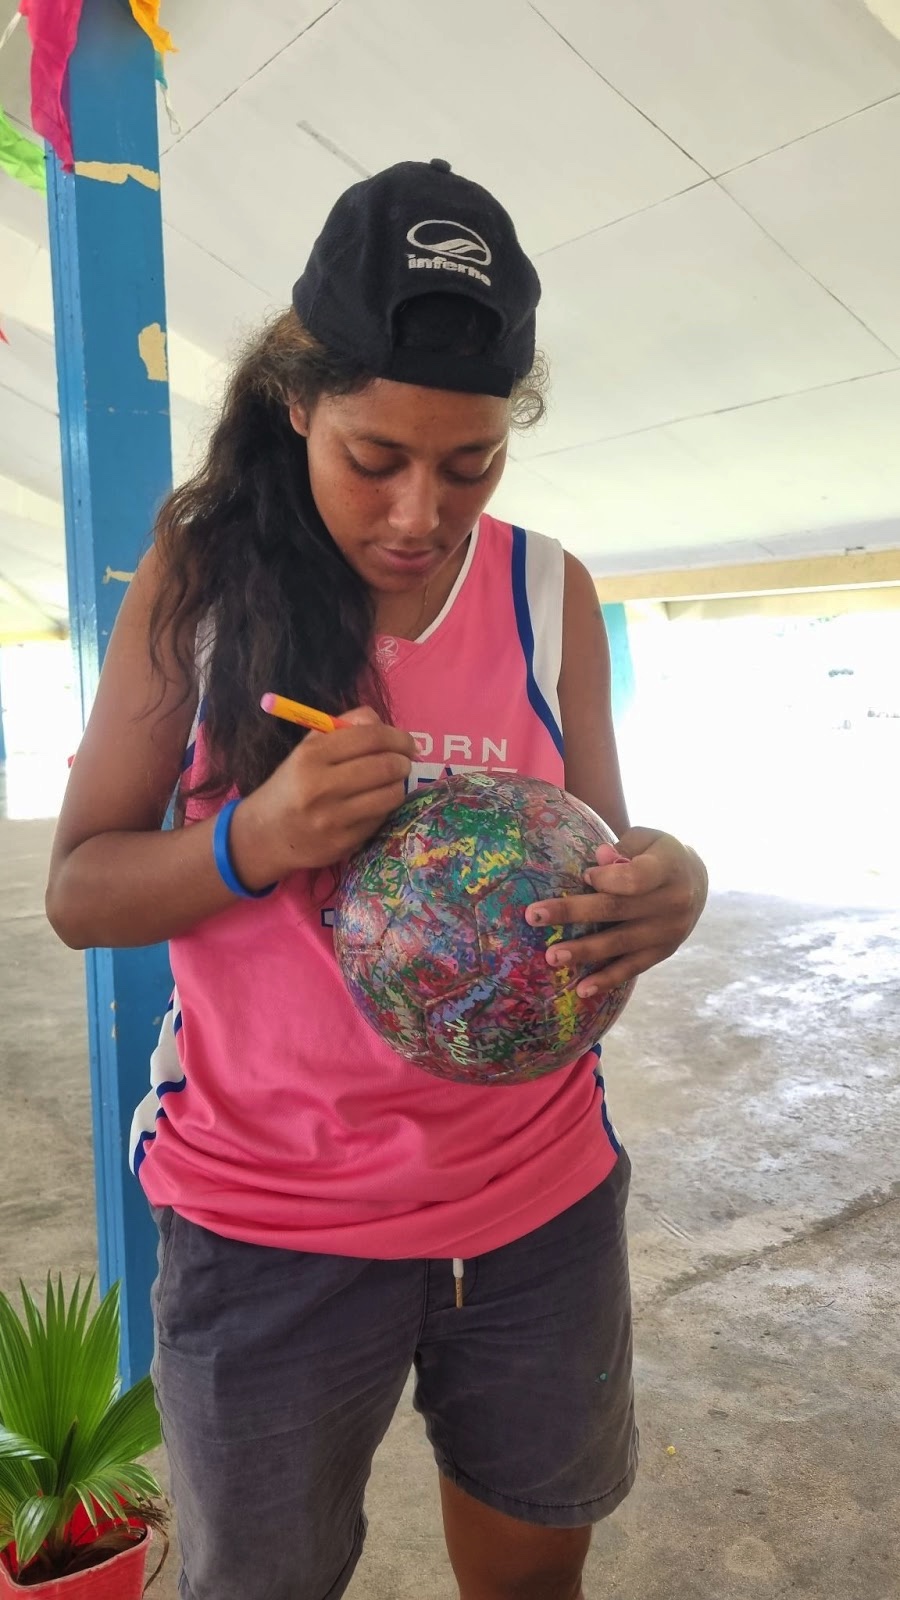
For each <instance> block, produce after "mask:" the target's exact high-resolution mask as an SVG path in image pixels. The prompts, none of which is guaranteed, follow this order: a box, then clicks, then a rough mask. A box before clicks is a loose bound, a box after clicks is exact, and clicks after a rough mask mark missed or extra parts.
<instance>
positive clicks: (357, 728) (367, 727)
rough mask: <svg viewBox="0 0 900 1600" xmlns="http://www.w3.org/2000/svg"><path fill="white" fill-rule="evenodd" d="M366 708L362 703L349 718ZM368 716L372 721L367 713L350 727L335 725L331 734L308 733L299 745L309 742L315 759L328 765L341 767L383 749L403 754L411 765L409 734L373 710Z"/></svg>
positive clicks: (412, 752)
mask: <svg viewBox="0 0 900 1600" xmlns="http://www.w3.org/2000/svg"><path fill="white" fill-rule="evenodd" d="M366 710H367V708H366V707H365V706H364V707H362V710H361V711H359V712H356V711H351V712H349V713H348V717H354V718H355V717H361V716H362V715H363V712H366ZM371 717H372V718H374V721H373V720H370V718H369V716H368V715H367V716H366V719H365V720H364V721H358V722H354V724H353V726H352V727H350V728H336V729H335V731H334V733H320V734H307V736H306V738H305V739H304V741H303V745H301V746H300V748H301V749H302V748H303V747H304V746H310V745H311V746H312V749H313V751H314V752H315V756H316V759H317V760H319V761H322V762H324V763H325V764H327V765H328V766H340V765H341V764H342V763H343V762H345V761H356V760H358V759H359V757H360V756H369V755H378V754H380V753H381V752H383V751H391V752H393V753H395V754H396V755H401V756H404V757H405V758H406V760H407V762H408V763H409V765H410V766H411V764H412V762H413V761H414V760H415V759H416V745H415V741H414V739H413V737H412V734H409V733H404V731H403V729H402V728H391V727H389V726H388V724H387V723H386V722H382V721H381V720H380V719H379V718H378V717H376V716H375V713H374V712H372V713H371ZM343 720H344V719H343V718H342V721H343ZM313 741H315V742H313ZM408 776H409V770H408V769H407V777H408Z"/></svg>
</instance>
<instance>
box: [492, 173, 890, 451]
mask: <svg viewBox="0 0 900 1600" xmlns="http://www.w3.org/2000/svg"><path fill="white" fill-rule="evenodd" d="M538 267H539V269H540V273H541V277H542V279H543V283H544V301H543V306H542V311H541V317H540V323H539V332H540V338H541V342H542V343H543V344H544V345H545V347H546V348H547V350H548V352H549V354H550V358H551V362H552V366H553V372H554V405H553V408H552V410H551V414H550V418H549V420H548V422H547V423H546V425H545V426H543V427H542V428H540V429H539V430H537V431H536V432H535V434H534V435H533V436H532V437H531V438H530V439H529V440H528V441H527V442H526V443H525V444H524V445H523V447H522V450H521V454H522V457H523V459H524V460H532V459H533V458H534V457H535V456H538V455H544V454H546V453H547V452H550V451H554V450H559V449H569V448H571V447H572V446H573V445H576V444H582V443H587V442H588V441H590V440H593V439H603V438H611V437H614V436H617V435H620V434H626V433H632V432H634V431H636V430H638V429H643V428H651V427H654V426H658V425H659V424H660V423H665V422H671V421H674V420H675V419H677V418H679V417H685V416H694V415H697V414H701V413H705V412H709V411H716V410H720V409H721V408H723V407H728V406H739V405H747V404H751V403H755V402H756V401H759V400H765V399H768V398H770V397H771V396H774V395H780V394H785V393H788V392H791V391H796V390H800V389H810V388H814V387H817V386H818V385H821V384H827V383H837V382H840V381H841V380H842V379H845V378H849V377H858V376H861V375H862V374H864V373H868V372H877V371H881V370H883V369H884V368H886V367H889V366H895V365H896V364H897V358H896V357H895V356H894V355H893V353H892V352H890V351H887V350H885V349H884V347H883V346H882V345H881V344H880V343H879V342H878V340H876V339H875V338H874V337H873V336H872V335H871V334H870V333H868V332H867V331H866V330H865V329H864V328H862V327H861V326H860V325H859V323H858V322H857V321H856V320H855V319H854V318H853V317H852V316H851V315H850V314H849V312H847V311H845V310H844V309H843V308H842V307H841V306H839V305H838V304H837V303H836V302H835V300H834V299H833V298H832V296H831V295H829V294H828V293H827V292H826V291H825V290H824V289H822V288H821V287H820V286H819V285H818V284H816V283H813V282H812V281H811V280H810V279H809V278H808V277H807V276H806V274H805V273H804V272H802V271H801V269H800V268H799V267H797V266H796V265H795V264H794V263H793V262H792V261H790V260H789V259H788V258H787V256H786V255H785V254H784V253H783V251H782V250H781V249H780V248H779V247H778V245H776V244H773V243H772V241H771V239H769V238H767V237H766V235H765V234H764V233H763V232H762V230H761V229H760V228H759V227H757V225H756V223H754V222H753V221H752V220H751V219H750V218H749V217H748V216H746V214H745V213H744V212H743V211H742V210H741V209H740V207H739V206H737V205H735V204H734V203H733V202H732V200H731V199H730V198H729V196H727V195H725V194H723V193H722V191H721V190H720V189H719V188H717V187H716V185H715V184H711V183H710V184H706V185H705V186H704V187H703V188H700V189H693V190H691V192H690V193H689V194H683V195H679V196H678V197H676V198H675V199H674V200H669V201H667V202H666V203H665V204H664V205H661V206H656V207H655V208H654V209H653V210H652V211H645V212H643V213H642V214H641V215H640V216H636V217H629V218H627V219H626V220H625V221H623V222H620V223H617V224H616V225H615V226H614V227H612V228H607V229H605V230H604V231H602V232H600V233H595V234H592V235H591V236H590V237H589V238H586V239H581V240H579V241H577V242H576V243H574V244H570V245H565V246H563V247H562V248H561V249H559V250H554V251H553V252H552V253H551V254H549V255H546V256H543V257H542V258H541V259H540V260H539V261H538Z"/></svg>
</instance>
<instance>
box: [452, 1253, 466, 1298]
mask: <svg viewBox="0 0 900 1600" xmlns="http://www.w3.org/2000/svg"><path fill="white" fill-rule="evenodd" d="M465 1270H466V1267H465V1262H464V1261H460V1259H459V1257H458V1256H454V1257H453V1276H454V1278H455V1279H456V1309H457V1311H458V1310H459V1309H460V1307H461V1305H462V1303H463V1274H464V1272H465Z"/></svg>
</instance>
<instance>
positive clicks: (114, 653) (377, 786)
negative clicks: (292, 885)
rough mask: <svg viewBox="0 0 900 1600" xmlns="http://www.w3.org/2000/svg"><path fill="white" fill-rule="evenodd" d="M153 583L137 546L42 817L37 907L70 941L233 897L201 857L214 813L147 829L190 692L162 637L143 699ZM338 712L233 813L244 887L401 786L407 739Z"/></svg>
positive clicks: (133, 939)
mask: <svg viewBox="0 0 900 1600" xmlns="http://www.w3.org/2000/svg"><path fill="white" fill-rule="evenodd" d="M158 583H159V575H158V571H157V566H156V560H155V557H154V556H153V554H152V553H151V555H150V556H148V557H147V558H146V559H145V561H144V562H142V564H141V567H140V570H139V571H138V573H137V575H136V577H135V578H134V580H133V582H132V584H131V586H130V588H129V591H128V594H127V595H126V597H125V600H124V602H123V604H122V609H121V611H120V613H119V617H118V620H117V622H116V626H115V629H114V631H113V636H112V638H111V640H110V643H109V649H108V651H107V656H106V660H105V663H104V667H103V672H102V674H101V679H100V685H99V688H98V692H97V698H96V701H95V704H94V708H93V710H92V712H91V716H90V721H89V722H88V726H87V729H86V731H85V735H84V739H83V741H82V744H81V746H80V748H79V751H78V756H77V759H76V760H75V763H74V765H73V767H72V772H71V776H70V779H69V785H68V789H67V791H66V797H65V801H64V803H63V808H62V813H61V815H60V819H59V824H58V827H57V830H56V837H55V840H54V845H53V853H52V857H51V862H50V876H49V882H48V886H47V901H46V904H47V915H48V917H49V919H50V922H51V924H52V925H53V927H54V929H55V930H56V932H57V933H58V934H59V937H60V938H61V939H62V940H63V941H64V943H66V944H68V945H71V946H73V947H74V948H76V949H86V948H88V947H89V946H92V945H104V946H135V945H145V944H155V943H157V942H158V941H161V940H164V939H170V938H173V937H174V936H175V935H177V934H179V933H184V932H185V931H186V930H187V929H188V928H191V927H193V925H194V924H195V923H197V922H200V921H202V920H203V919H204V918H205V917H209V916H212V915H214V914H215V913H216V912H219V911H222V910H224V909H225V907H226V906H229V905H233V904H234V903H235V897H234V895H232V893H231V891H230V890H229V889H228V888H226V886H225V884H224V883H223V881H222V879H221V877H220V876H219V872H218V869H217V868H216V865H215V860H214V856H213V844H212V838H213V829H214V827H215V822H214V820H210V821H207V822H200V823H195V824H192V825H191V826H190V827H186V828H176V829H174V830H171V831H167V832H165V833H163V832H161V831H160V829H161V825H162V822H163V818H164V817H165V813H166V809H167V807H168V804H169V800H170V799H171V796H172V793H173V791H174V788H175V785H176V783H177V780H178V775H179V772H180V769H181V762H182V758H183V755H184V750H185V746H186V744H187V741H188V737H189V734H190V728H191V723H192V721H193V716H194V711H195V709H196V692H195V693H194V694H193V695H192V696H191V697H190V698H189V700H188V701H187V702H186V703H184V704H181V703H180V700H181V694H180V691H179V689H178V687H177V682H178V680H177V674H176V669H175V663H174V647H173V646H170V647H169V648H168V650H167V652H166V653H165V654H164V665H165V667H166V672H167V684H166V691H165V694H164V695H163V697H162V700H161V701H160V703H159V704H158V705H157V701H158V700H159V680H158V679H157V678H155V677H154V675H153V673H152V668H151V662H150V656H149V647H148V625H149V616H150V611H151V608H152V605H153V600H154V597H155V595H156V592H157V585H158ZM352 717H353V720H354V721H355V722H356V724H357V725H356V726H353V727H350V728H347V729H345V730H342V731H341V732H338V733H333V734H328V735H327V736H326V735H321V734H319V735H311V736H310V737H309V738H308V739H306V740H304V741H303V743H302V744H301V745H300V746H299V747H298V748H297V749H296V750H294V751H293V752H292V754H291V755H290V756H288V758H287V760H286V761H285V762H283V763H282V765H281V766H280V767H279V768H278V769H277V771H276V772H275V773H274V774H273V775H272V777H271V778H269V779H268V780H267V782H266V783H265V784H263V785H262V787H261V788H260V789H258V790H257V791H256V792H255V793H254V794H253V795H251V796H250V797H249V798H248V799H247V800H246V801H245V802H244V803H243V804H242V805H241V806H240V807H239V809H238V810H237V812H236V813H235V815H234V819H233V827H232V834H231V846H232V851H231V853H232V859H233V862H234V866H235V870H236V871H237V874H238V877H239V878H240V880H241V882H242V883H243V884H244V885H245V886H246V887H247V888H248V889H261V888H263V887H265V886H266V885H267V884H270V883H273V882H276V881H278V880H279V879H281V878H283V877H286V876H287V875H288V874H289V873H290V872H293V871H296V870H298V869H300V868H303V867H317V866H324V865H328V864H330V863H331V862H334V861H336V860H339V859H340V858H341V857H342V856H343V855H344V854H346V853H349V851H350V850H351V849H353V848H355V847H356V846H357V845H358V844H360V843H362V841H363V839H365V838H368V837H369V835H370V834H371V833H373V832H374V831H375V829H376V828H377V827H378V826H379V825H380V823H381V822H382V821H383V820H384V818H385V817H386V816H387V815H388V814H389V812H390V811H391V810H393V808H394V807H395V806H396V805H397V804H398V803H399V801H400V799H402V796H403V782H404V780H405V778H406V777H407V776H408V774H409V771H410V757H411V756H412V755H413V754H414V746H413V742H412V740H411V739H410V738H409V736H408V735H406V734H403V733H400V732H398V731H397V730H396V729H393V728H387V727H385V725H384V724H383V723H381V722H379V720H378V718H377V717H376V716H375V714H374V712H369V711H360V712H358V713H353V714H352Z"/></svg>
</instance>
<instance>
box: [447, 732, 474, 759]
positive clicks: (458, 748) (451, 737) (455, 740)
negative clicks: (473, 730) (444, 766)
mask: <svg viewBox="0 0 900 1600" xmlns="http://www.w3.org/2000/svg"><path fill="white" fill-rule="evenodd" d="M455 756H459V758H460V760H461V761H465V762H466V763H468V762H470V761H471V759H472V741H471V739H467V738H466V735H465V734H464V733H445V734H444V760H445V761H452V760H453V759H454V757H455Z"/></svg>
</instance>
